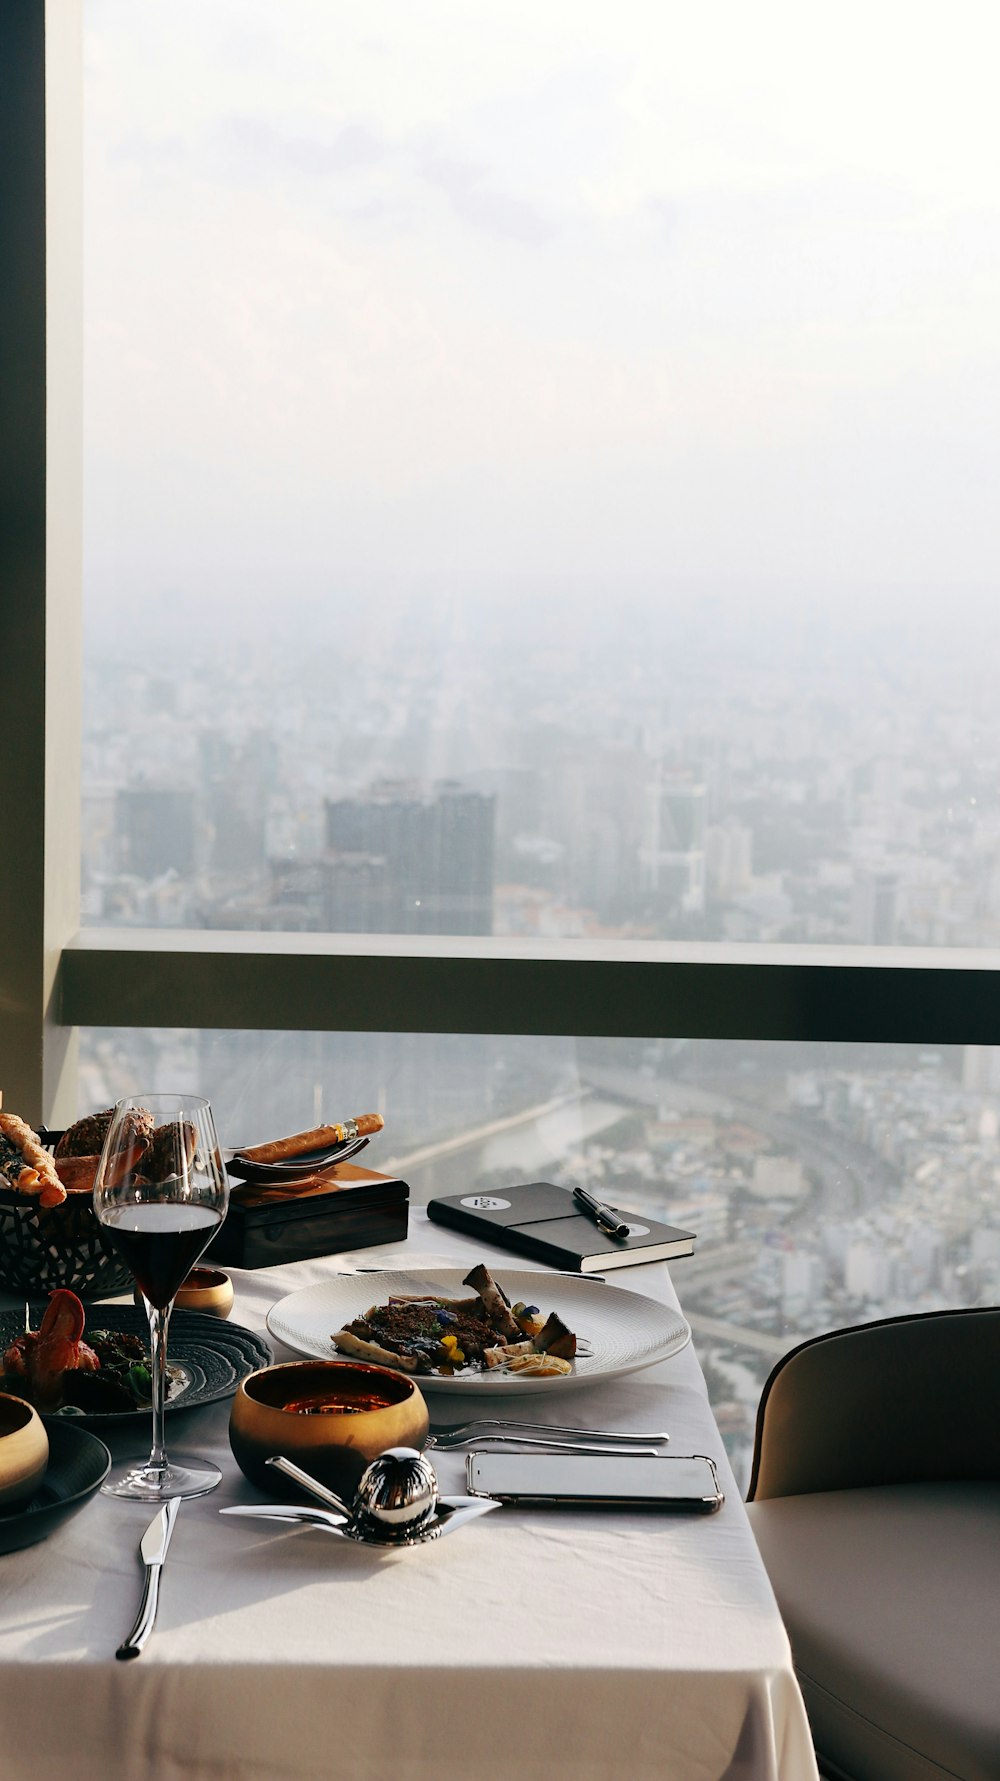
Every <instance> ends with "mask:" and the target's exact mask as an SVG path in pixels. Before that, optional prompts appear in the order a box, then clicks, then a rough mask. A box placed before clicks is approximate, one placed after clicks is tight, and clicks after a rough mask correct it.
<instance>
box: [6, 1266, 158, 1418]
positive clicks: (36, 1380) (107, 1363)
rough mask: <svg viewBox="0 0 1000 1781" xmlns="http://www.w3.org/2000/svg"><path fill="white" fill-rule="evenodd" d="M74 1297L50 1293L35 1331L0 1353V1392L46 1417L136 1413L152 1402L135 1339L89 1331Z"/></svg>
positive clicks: (141, 1352) (140, 1347) (146, 1365)
mask: <svg viewBox="0 0 1000 1781" xmlns="http://www.w3.org/2000/svg"><path fill="white" fill-rule="evenodd" d="M85 1324H86V1312H85V1310H84V1308H83V1305H82V1304H81V1302H80V1300H79V1299H78V1298H77V1296H76V1294H75V1293H72V1292H66V1291H65V1290H59V1291H57V1292H54V1293H53V1294H52V1297H51V1298H50V1300H49V1303H48V1306H47V1308H46V1311H45V1315H44V1317H43V1318H42V1321H41V1323H40V1325H39V1327H38V1329H37V1330H31V1329H26V1330H25V1331H24V1333H23V1334H22V1335H20V1336H16V1337H15V1339H14V1341H13V1342H11V1343H10V1345H9V1346H8V1347H7V1349H6V1350H5V1351H4V1353H3V1354H2V1355H0V1388H2V1389H3V1390H4V1391H9V1392H13V1393H16V1394H17V1395H18V1396H19V1397H22V1398H23V1399H24V1400H25V1402H26V1403H29V1404H33V1405H34V1406H35V1408H36V1410H43V1411H45V1412H46V1413H47V1414H49V1415H51V1414H52V1413H53V1412H55V1411H58V1410H62V1409H64V1408H66V1407H67V1406H69V1407H71V1408H74V1409H77V1410H82V1411H83V1412H84V1413H87V1412H92V1413H96V1414H97V1415H104V1414H108V1413H112V1414H113V1413H114V1412H121V1411H129V1410H136V1409H142V1408H143V1407H144V1406H145V1405H148V1404H149V1403H150V1401H151V1398H152V1382H151V1380H150V1374H149V1360H148V1357H147V1355H146V1351H145V1349H144V1347H143V1344H142V1342H141V1341H140V1339H139V1337H138V1336H134V1335H127V1334H125V1333H124V1332H123V1331H121V1330H103V1329H94V1330H93V1331H92V1332H91V1337H90V1341H89V1342H85V1341H84V1340H83V1332H84V1327H85Z"/></svg>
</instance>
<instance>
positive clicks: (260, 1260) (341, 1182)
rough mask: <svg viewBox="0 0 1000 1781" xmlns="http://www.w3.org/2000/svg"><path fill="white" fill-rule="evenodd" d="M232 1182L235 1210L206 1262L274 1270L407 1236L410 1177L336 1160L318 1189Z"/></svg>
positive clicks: (231, 1203)
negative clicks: (402, 1179) (408, 1184)
mask: <svg viewBox="0 0 1000 1781" xmlns="http://www.w3.org/2000/svg"><path fill="white" fill-rule="evenodd" d="M290 1187H291V1184H286V1185H283V1186H281V1187H255V1186H251V1185H249V1184H244V1183H234V1184H233V1187H232V1189H231V1190H230V1196H229V1212H228V1215H227V1217H226V1220H225V1223H224V1224H223V1226H222V1229H221V1230H220V1231H219V1234H218V1236H217V1237H215V1238H214V1239H213V1241H212V1242H211V1243H210V1244H209V1247H208V1250H207V1251H206V1260H208V1261H213V1262H218V1263H219V1264H220V1266H222V1267H234V1268H274V1267H277V1266H278V1265H279V1263H281V1262H303V1261H310V1260H312V1259H313V1258H314V1257H316V1256H320V1255H338V1254H341V1253H342V1252H343V1251H344V1250H346V1249H367V1248H370V1247H371V1246H372V1245H373V1244H376V1243H400V1242H402V1240H403V1238H404V1237H405V1236H406V1230H407V1218H408V1213H409V1202H410V1190H409V1187H408V1186H407V1184H406V1182H405V1181H400V1180H399V1178H398V1177H396V1176H391V1175H378V1174H376V1173H375V1171H374V1169H361V1168H358V1167H357V1166H356V1165H355V1164H354V1163H337V1164H336V1166H335V1167H334V1168H332V1169H330V1170H328V1171H327V1172H326V1179H324V1181H323V1182H322V1183H320V1184H318V1185H317V1186H314V1187H308V1188H303V1189H301V1190H296V1191H290Z"/></svg>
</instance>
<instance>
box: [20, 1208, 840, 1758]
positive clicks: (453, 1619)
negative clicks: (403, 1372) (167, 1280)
mask: <svg viewBox="0 0 1000 1781" xmlns="http://www.w3.org/2000/svg"><path fill="white" fill-rule="evenodd" d="M504 1259H505V1258H504V1256H503V1254H502V1253H501V1252H499V1251H491V1250H489V1249H488V1248H487V1247H486V1246H485V1245H484V1243H483V1242H482V1240H480V1239H475V1240H474V1239H472V1238H471V1237H467V1236H463V1235H461V1234H459V1233H458V1232H455V1231H450V1230H445V1229H443V1228H442V1227H441V1226H439V1225H435V1224H432V1223H430V1222H429V1221H428V1218H427V1214H426V1212H425V1211H424V1210H422V1209H421V1208H419V1207H415V1208H411V1212H410V1224H409V1234H408V1236H407V1239H406V1241H405V1242H403V1243H395V1244H391V1245H385V1246H383V1247H380V1248H377V1249H364V1250H360V1251H355V1252H352V1253H349V1254H342V1255H331V1256H327V1257H325V1258H322V1259H319V1260H312V1261H303V1262H296V1263H292V1264H288V1265H282V1266H279V1267H274V1268H267V1269H258V1270H255V1271H244V1270H238V1269H233V1270H231V1272H232V1277H233V1281H234V1285H235V1289H236V1299H235V1305H234V1308H233V1311H232V1314H231V1321H232V1322H234V1323H239V1324H242V1325H244V1326H245V1327H246V1328H248V1329H250V1330H253V1331H256V1332H260V1333H266V1327H267V1315H268V1312H269V1310H270V1309H271V1308H272V1306H273V1305H274V1304H275V1303H276V1302H277V1301H279V1300H281V1299H283V1298H285V1297H286V1296H287V1295H288V1294H290V1293H293V1292H296V1291H298V1290H299V1289H300V1288H303V1287H306V1286H315V1285H319V1284H320V1283H322V1282H324V1281H329V1280H332V1279H333V1278H334V1277H335V1276H341V1275H345V1274H348V1275H349V1274H354V1273H357V1274H358V1276H359V1278H358V1310H359V1311H361V1310H363V1309H364V1307H365V1306H366V1305H367V1304H369V1303H371V1294H370V1291H369V1293H368V1295H367V1296H366V1290H365V1282H364V1274H363V1272H362V1271H363V1270H372V1269H378V1268H384V1269H396V1268H400V1269H406V1270H409V1271H418V1272H420V1271H429V1272H432V1271H433V1269H434V1268H435V1267H449V1268H454V1267H456V1266H460V1265H461V1266H464V1265H468V1266H469V1267H471V1266H473V1265H474V1264H475V1263H476V1262H477V1261H483V1260H485V1261H486V1262H487V1264H488V1265H489V1266H490V1267H491V1268H492V1269H493V1271H494V1272H495V1274H496V1275H497V1277H498V1278H499V1280H500V1281H501V1284H502V1280H503V1265H504ZM506 1259H507V1262H508V1264H510V1259H511V1258H510V1257H509V1256H508V1257H507V1258H506ZM516 1265H517V1266H518V1268H520V1267H521V1264H520V1263H517V1264H516ZM675 1271H676V1273H677V1276H678V1279H679V1281H680V1283H681V1285H683V1262H679V1263H677V1264H676V1267H675ZM547 1272H548V1271H547V1270H545V1269H540V1270H539V1288H538V1295H539V1298H538V1302H539V1304H541V1305H543V1306H544V1303H545V1296H544V1284H543V1276H544V1275H545V1274H546V1273H547ZM606 1291H607V1292H608V1293H622V1294H624V1293H640V1294H644V1295H646V1296H647V1297H648V1298H650V1299H654V1300H657V1301H659V1302H660V1303H662V1304H665V1305H668V1306H671V1307H673V1308H674V1309H675V1310H676V1309H677V1308H678V1298H677V1295H676V1292H675V1288H674V1283H673V1280H672V1277H671V1272H670V1269H669V1268H668V1265H667V1264H666V1263H665V1262H662V1261H661V1262H655V1263H651V1264H645V1265H642V1266H630V1267H628V1268H623V1269H619V1270H617V1271H616V1272H615V1273H613V1274H609V1276H608V1277H607V1285H606ZM0 1303H2V1304H4V1305H7V1306H12V1305H13V1304H14V1301H13V1300H11V1299H9V1298H8V1299H6V1300H2V1301H0ZM90 1315H91V1320H93V1319H94V1318H95V1317H96V1316H97V1312H96V1310H95V1311H93V1312H91V1314H90ZM271 1345H272V1347H273V1349H274V1353H275V1359H276V1360H290V1359H295V1358H297V1356H296V1355H294V1354H293V1353H292V1352H291V1350H290V1349H288V1348H286V1347H284V1346H282V1344H281V1343H279V1342H276V1341H273V1340H272V1344H271ZM331 1353H332V1350H331ZM551 1384H552V1386H553V1387H554V1388H555V1389H554V1390H552V1391H551V1392H544V1393H541V1392H535V1393H531V1394H525V1395H523V1396H522V1397H520V1398H518V1399H512V1398H510V1397H506V1398H504V1399H501V1400H491V1402H490V1407H489V1409H488V1410H487V1409H486V1408H484V1405H483V1399H482V1397H477V1396H470V1397H465V1396H459V1395H458V1394H450V1395H441V1394H434V1393H429V1394H428V1401H429V1404H430V1409H431V1415H432V1420H433V1421H438V1420H443V1421H445V1422H449V1423H450V1422H459V1421H462V1420H465V1419H467V1418H471V1417H475V1416H477V1415H485V1414H496V1415H505V1414H506V1415H516V1416H517V1417H519V1418H522V1419H526V1420H530V1421H533V1420H536V1419H537V1420H543V1421H556V1422H560V1423H571V1424H573V1425H578V1426H580V1427H581V1428H604V1429H621V1430H630V1431H634V1432H640V1431H643V1430H661V1429H663V1430H666V1431H668V1432H669V1436H670V1443H669V1447H668V1448H667V1451H668V1452H669V1453H673V1454H706V1455H708V1456H710V1457H711V1458H712V1459H713V1460H714V1461H715V1463H716V1465H717V1467H718V1471H719V1477H720V1481H721V1483H722V1486H723V1489H724V1492H725V1502H724V1504H723V1506H722V1507H721V1509H719V1510H718V1511H717V1512H716V1513H714V1514H708V1515H701V1514H677V1513H669V1512H664V1511H662V1510H646V1509H623V1508H611V1509H609V1508H600V1507H590V1506H588V1507H571V1508H569V1507H562V1508H554V1507H547V1508H539V1507H530V1506H527V1505H514V1504H504V1505H503V1506H502V1507H501V1508H499V1509H497V1510H495V1511H494V1512H493V1513H491V1514H489V1515H483V1516H482V1517H481V1518H479V1519H477V1520H474V1521H471V1522H470V1523H469V1524H468V1525H467V1526H465V1527H462V1528H461V1529H456V1530H455V1532H454V1534H453V1537H451V1538H449V1539H439V1540H435V1541H432V1542H429V1543H427V1544H424V1545H415V1546H412V1547H408V1548H403V1549H384V1548H378V1547H371V1546H365V1545H360V1544H354V1543H352V1542H350V1541H347V1540H342V1539H336V1538H334V1537H331V1536H330V1535H329V1534H328V1533H325V1532H324V1531H322V1530H319V1529H313V1528H309V1527H303V1526H292V1525H286V1524H281V1523H275V1522H267V1521H255V1520H251V1519H244V1518H243V1517H231V1516H221V1515H220V1513H219V1511H220V1509H223V1508H226V1507H228V1506H231V1505H236V1504H250V1503H261V1502H263V1501H264V1500H265V1498H264V1495H263V1493H262V1492H261V1491H260V1490H258V1489H257V1488H255V1487H254V1486H253V1485H252V1484H250V1483H249V1482H248V1481H247V1479H246V1478H245V1477H244V1475H243V1473H242V1472H241V1471H240V1469H239V1468H238V1466H237V1464H236V1462H235V1460H234V1458H233V1456H232V1452H231V1450H230V1446H229V1439H228V1428H229V1415H230V1407H231V1405H230V1402H229V1401H227V1400H222V1401H218V1402H215V1403H206V1404H203V1405H202V1406H200V1407H198V1408H196V1409H191V1410H189V1411H184V1410H182V1408H181V1407H180V1405H178V1406H177V1407H176V1408H175V1409H174V1410H172V1411H171V1413H170V1414H169V1416H168V1418H167V1436H168V1448H174V1447H176V1448H183V1449H185V1450H187V1451H194V1452H198V1453H201V1454H204V1455H207V1456H209V1457H210V1458H212V1459H214V1460H215V1461H216V1462H217V1464H218V1465H219V1466H220V1467H221V1469H222V1472H223V1481H222V1484H221V1486H220V1487H219V1488H218V1489H217V1490H216V1491H214V1492H213V1493H212V1494H210V1495H207V1496H204V1497H200V1498H195V1499H191V1500H187V1501H184V1502H183V1503H182V1504H181V1506H180V1510H179V1513H178V1516H177V1520H176V1526H175V1529H174V1533H173V1539H172V1543H171V1545H170V1550H169V1554H168V1557H167V1561H166V1564H165V1566H164V1571H163V1580H162V1587H161V1593H160V1604H159V1613H158V1618H157V1621H156V1626H155V1630H154V1632H153V1634H152V1637H151V1639H150V1640H149V1643H148V1644H147V1646H146V1648H145V1650H144V1651H143V1653H142V1655H141V1657H140V1658H139V1659H138V1660H136V1661H133V1662H129V1663H121V1662H117V1661H116V1659H115V1651H116V1648H117V1647H118V1645H119V1644H120V1643H121V1641H122V1639H123V1637H124V1635H125V1634H126V1632H127V1631H128V1629H129V1627H130V1626H131V1625H132V1622H133V1619H134V1617H135V1613H136V1609H137V1606H138V1600H139V1594H140V1590H141V1582H142V1568H141V1564H140V1561H139V1556H138V1547H139V1541H140V1538H141V1536H142V1534H143V1532H144V1530H145V1528H146V1526H147V1525H148V1523H149V1521H150V1517H151V1514H152V1511H151V1509H150V1508H149V1506H148V1505H143V1504H133V1503H129V1502H125V1501H122V1500H120V1499H116V1498H113V1497H109V1496H104V1495H101V1494H96V1495H94V1496H93V1497H92V1498H91V1499H90V1500H89V1501H88V1502H87V1503H86V1504H85V1505H84V1507H83V1508H82V1509H81V1510H80V1511H79V1512H78V1513H77V1514H76V1515H75V1517H74V1518H73V1519H71V1520H68V1521H66V1522H65V1523H64V1524H63V1525H61V1526H60V1527H58V1528H57V1529H55V1530H54V1531H53V1532H52V1533H51V1534H50V1535H49V1537H48V1538H47V1539H45V1540H43V1541H40V1542H39V1543H37V1544H36V1545H33V1546H30V1547H28V1548H26V1549H24V1550H21V1551H15V1552H10V1553H7V1554H6V1555H4V1556H0V1776H2V1778H3V1781H39V1778H40V1777H46V1778H47V1777H55V1776H66V1775H72V1776H73V1777H74V1778H75V1781H147V1778H148V1781H487V1778H488V1781H501V1778H502V1781H570V1778H572V1781H610V1778H611V1777H623V1778H625V1781H815V1777H816V1776H817V1769H816V1761H815V1756H814V1753H813V1746H812V1741H811V1738H810V1733H809V1726H808V1722H807V1719H806V1714H805V1709H804V1707H803V1702H802V1696H801V1694H800V1691H799V1687H798V1683H797V1681H796V1678H795V1673H794V1670H793V1667H792V1658H791V1652H790V1648H789V1643H788V1638H787V1635H786V1632H785V1628H784V1626H783V1624H782V1620H781V1617H780V1614H779V1612H778V1608H777V1605H776V1602H775V1598H774V1595H773V1592H772V1590H771V1586H770V1583H769V1582H768V1578H767V1574H766V1572H765V1570H764V1566H763V1563H762V1560H761V1557H760V1554H759V1552H758V1549H757V1546H756V1544H755V1542H754V1538H753V1534H752V1532H751V1529H750V1525H749V1521H748V1519H747V1516H746V1513H745V1510H744V1507H743V1503H742V1501H741V1499H740V1494H739V1491H738V1489H737V1486H736V1483H735V1480H734V1478H733V1475H732V1472H731V1470H730V1467H729V1464H728V1461H727V1458H726V1454H725V1450H724V1448H723V1444H722V1440H721V1438H720V1435H719V1431H718V1429H717V1427H716V1423H715V1420H714V1417H713V1415H712V1410H711V1407H710V1404H709V1400H708V1395H707V1392H706V1388H705V1382H704V1379H703V1376H702V1373H701V1369H700V1367H699V1365H698V1360H697V1356H696V1354H695V1351H694V1348H693V1346H692V1345H691V1344H690V1343H688V1344H687V1345H686V1346H684V1347H683V1348H682V1349H680V1350H679V1351H677V1352H675V1353H673V1354H672V1355H671V1356H670V1358H668V1359H665V1360H661V1361H659V1362H657V1363H656V1364H655V1365H651V1366H647V1367H643V1368H642V1369H640V1370H637V1371H635V1372H631V1373H629V1374H628V1375H627V1376H614V1377H607V1378H605V1377H599V1378H594V1379H593V1380H592V1381H588V1382H587V1383H586V1385H582V1384H580V1385H576V1386H574V1388H573V1389H572V1390H566V1391H563V1390H560V1389H559V1387H560V1381H558V1380H553V1381H552V1382H551ZM497 1404H499V1405H500V1407H499V1408H497V1407H496V1405H497ZM556 1412H558V1414H556ZM100 1433H101V1437H102V1439H105V1440H107V1442H108V1445H109V1447H110V1448H111V1450H112V1454H113V1455H114V1457H116V1458H124V1457H126V1456H127V1454H129V1453H131V1452H134V1451H135V1450H136V1449H137V1447H139V1446H141V1445H142V1443H141V1441H137V1440H136V1437H135V1433H134V1431H130V1433H129V1435H128V1436H126V1435H125V1434H124V1432H123V1431H121V1430H117V1431H114V1432H113V1433H112V1435H111V1436H108V1434H107V1433H106V1429H104V1428H102V1429H101V1430H100ZM433 1461H434V1465H435V1469H436V1471H437V1474H438V1480H439V1484H440V1488H441V1490H442V1491H443V1492H451V1493H461V1492H464V1489H465V1455H464V1453H462V1452H457V1451H456V1452H445V1451H441V1450H434V1452H433ZM275 1485H276V1487H275V1491H274V1492H273V1493H272V1495H273V1497H274V1498H275V1499H276V1500H280V1499H282V1498H284V1500H287V1494H288V1493H287V1486H285V1487H283V1486H282V1481H281V1480H280V1479H276V1481H275Z"/></svg>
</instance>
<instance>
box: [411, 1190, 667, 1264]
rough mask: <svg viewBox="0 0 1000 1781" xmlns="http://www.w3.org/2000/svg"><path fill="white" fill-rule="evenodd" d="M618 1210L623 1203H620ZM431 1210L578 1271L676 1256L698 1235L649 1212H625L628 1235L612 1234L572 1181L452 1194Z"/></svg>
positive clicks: (459, 1226)
mask: <svg viewBox="0 0 1000 1781" xmlns="http://www.w3.org/2000/svg"><path fill="white" fill-rule="evenodd" d="M615 1211H618V1207H615ZM427 1216H428V1218H432V1219H433V1220H434V1221H435V1222H436V1223H437V1224H448V1225H452V1226H453V1227H454V1229H455V1230H457V1231H466V1232H468V1233H469V1234H470V1235H472V1236H473V1237H483V1238H484V1239H486V1240H487V1241H489V1242H490V1243H495V1244H497V1245H498V1247H499V1248H501V1249H516V1250H517V1251H518V1252H519V1253H520V1254H521V1255H530V1256H531V1257H533V1259H534V1260H535V1261H539V1262H545V1263H547V1265H548V1266H549V1267H550V1268H565V1269H567V1270H569V1271H571V1272H573V1273H580V1274H604V1273H606V1272H607V1270H608V1269H609V1268H627V1267H629V1266H630V1265H634V1264H635V1263H637V1262H659V1261H671V1260H672V1259H673V1258H674V1257H675V1256H678V1255H690V1254H691V1253H692V1251H693V1250H694V1243H695V1240H694V1236H693V1235H692V1233H691V1232H690V1231H679V1230H677V1229H676V1228H675V1226H674V1225H671V1224H656V1223H654V1221H653V1220H652V1219H651V1218H647V1217H646V1215H645V1214H644V1213H643V1214H642V1215H641V1216H640V1215H639V1213H633V1212H622V1213H621V1214H620V1216H621V1217H622V1218H623V1219H625V1220H626V1222H627V1224H628V1226H629V1234H628V1236H627V1237H608V1236H606V1235H605V1233H604V1232H603V1231H602V1230H599V1229H598V1227H597V1225H596V1224H595V1223H594V1220H593V1219H592V1218H591V1217H590V1216H589V1215H588V1214H587V1213H586V1212H585V1211H584V1210H583V1208H582V1207H581V1205H580V1203H579V1201H578V1200H574V1198H573V1192H572V1189H571V1188H568V1187H557V1186H556V1185H555V1183H554V1182H552V1181H530V1182H527V1183H525V1184H523V1185H521V1186H519V1187H504V1188H498V1189H497V1191H496V1192H495V1193H483V1194H476V1193H469V1194H452V1195H450V1196H449V1198H448V1199H445V1200H431V1201H430V1203H429V1205H428V1207H427Z"/></svg>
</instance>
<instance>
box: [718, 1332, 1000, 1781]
mask: <svg viewBox="0 0 1000 1781" xmlns="http://www.w3.org/2000/svg"><path fill="white" fill-rule="evenodd" d="M998 1392H1000V1309H993V1308H990V1309H986V1310H972V1311H942V1312H936V1313H932V1314H929V1315H925V1316H917V1317H898V1318H889V1319H887V1320H886V1321H884V1322H881V1323H871V1324H864V1325H862V1326H860V1327H859V1328H856V1329H844V1330H835V1331H834V1332H833V1333H832V1334H830V1335H827V1336H820V1337H817V1338H816V1339H815V1340H813V1341H810V1342H804V1343H803V1344H802V1345H801V1346H800V1347H798V1348H795V1349H793V1350H792V1352H791V1353H790V1354H787V1355H786V1356H785V1357H784V1359H783V1360H781V1361H779V1363H778V1365H777V1367H776V1368H775V1370H774V1372H773V1373H772V1374H771V1377H770V1379H769V1380H768V1382H767V1384H766V1386H765V1387H764V1392H763V1396H762V1398H761V1403H760V1409H759V1411H758V1414H757V1431H756V1438H755V1442H754V1457H753V1470H752V1475H751V1480H750V1489H749V1493H748V1503H747V1507H748V1513H749V1515H750V1519H751V1522H752V1525H753V1530H754V1533H755V1535H756V1538H757V1541H758V1544H759V1546H760V1549H761V1552H762V1554H763V1558H764V1562H765V1565H766V1566H767V1570H768V1573H769V1575H770V1578H771V1582H772V1584H773V1586H774V1591H775V1595H776V1596H777V1598H778V1604H779V1606H780V1608H781V1611H782V1614H783V1616H784V1619H785V1624H786V1626H787V1628H788V1633H789V1638H790V1640H791V1645H792V1655H793V1657H794V1660H795V1667H796V1671H797V1673H798V1677H799V1681H800V1684H801V1687H802V1693H803V1697H804V1699H805V1703H806V1709H807V1712H808V1714H809V1720H810V1724H811V1726H812V1731H813V1738H814V1741H815V1744H816V1751H817V1757H818V1760H819V1764H820V1769H821V1772H822V1773H823V1774H824V1775H826V1776H828V1777H830V1778H831V1781H932V1778H934V1781H938V1778H941V1777H948V1778H949V1781H954V1778H955V1777H960V1778H961V1781H998V1777H1000V1403H998Z"/></svg>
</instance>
